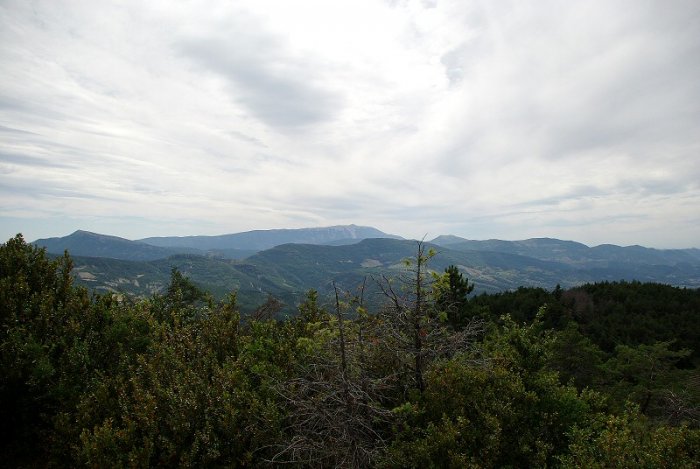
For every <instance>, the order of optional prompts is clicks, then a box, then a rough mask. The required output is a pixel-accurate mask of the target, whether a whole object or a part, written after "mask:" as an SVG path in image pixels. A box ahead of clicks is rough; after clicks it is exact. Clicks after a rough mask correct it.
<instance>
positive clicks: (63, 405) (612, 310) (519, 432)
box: [0, 236, 700, 467]
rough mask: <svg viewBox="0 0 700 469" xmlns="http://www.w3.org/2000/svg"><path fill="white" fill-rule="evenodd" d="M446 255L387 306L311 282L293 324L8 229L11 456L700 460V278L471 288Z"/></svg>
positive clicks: (429, 462)
mask: <svg viewBox="0 0 700 469" xmlns="http://www.w3.org/2000/svg"><path fill="white" fill-rule="evenodd" d="M433 256H434V253H432V252H430V251H429V250H427V249H425V250H424V249H423V245H422V244H419V245H418V249H417V250H416V251H415V255H414V257H413V258H412V259H411V260H410V261H409V262H408V263H407V265H406V266H405V270H404V271H403V274H402V275H397V276H395V277H389V276H384V277H382V280H381V281H380V282H379V285H380V287H379V288H380V289H381V290H383V292H384V293H385V295H384V299H385V304H384V305H383V307H382V308H381V309H379V310H376V311H373V309H372V308H371V307H369V306H368V305H366V304H365V302H364V295H365V283H364V282H363V283H362V287H361V288H360V289H359V290H358V291H359V293H358V294H357V295H354V294H350V293H347V294H346V293H344V292H343V291H342V290H341V289H340V288H339V287H338V286H337V284H336V283H335V282H331V285H333V288H334V291H335V293H336V296H335V301H334V302H333V303H332V304H331V305H330V307H329V305H326V304H324V303H323V300H322V298H323V297H322V296H321V295H319V294H318V293H317V292H316V291H310V292H308V293H307V295H306V297H305V299H304V300H303V301H302V302H301V304H299V305H298V308H297V309H298V314H297V315H295V316H294V317H292V318H289V319H286V320H283V321H281V320H276V319H275V316H276V313H277V311H278V310H279V302H277V301H276V300H275V299H274V298H268V301H267V302H266V303H265V305H264V306H263V307H262V309H259V310H258V312H257V313H256V314H255V315H253V316H250V317H246V318H241V315H240V313H239V305H238V298H237V295H236V294H230V295H229V296H228V297H227V298H226V299H225V300H223V301H220V302H218V303H217V302H215V301H214V299H213V298H212V296H211V295H210V294H208V293H207V292H205V291H203V290H202V289H201V288H200V287H198V286H197V284H195V283H194V282H193V280H192V278H191V277H190V276H189V275H187V273H186V272H183V273H181V271H179V270H172V271H171V279H170V282H169V285H168V286H167V287H166V288H165V290H164V293H163V294H155V295H153V296H152V297H150V298H148V299H144V300H139V301H129V300H128V299H125V298H124V297H122V296H120V295H113V294H105V295H93V296H89V295H88V293H87V291H86V290H85V289H83V288H81V287H77V286H75V285H73V281H72V275H71V268H72V263H71V259H70V258H69V257H68V256H67V255H65V256H62V257H57V258H49V257H47V256H46V254H45V252H44V251H42V250H40V249H38V248H36V247H34V246H31V245H28V244H26V243H25V242H24V240H23V239H22V237H21V236H17V237H15V238H12V239H10V240H9V241H8V242H7V243H5V244H3V245H2V246H0V366H1V367H2V368H1V370H0V398H1V399H2V403H3V406H2V407H1V408H0V429H1V432H2V434H1V436H2V440H1V441H2V443H1V446H0V450H1V451H2V454H3V456H4V461H3V462H4V463H5V464H6V465H9V466H53V467H75V466H92V467H124V466H129V467H150V466H183V467H200V466H201V467H244V466H245V467H249V466H269V465H274V464H277V463H282V462H285V463H289V464H291V465H297V466H306V467H308V466H315V467H329V466H339V467H367V466H383V467H544V466H549V467H559V466H561V467H637V466H641V467H697V466H698V462H699V458H700V456H699V454H700V449H699V446H700V429H698V426H700V411H699V410H698V409H700V407H699V406H698V402H700V396H699V394H700V392H699V391H698V389H700V386H699V385H698V384H699V383H700V380H699V379H698V376H699V375H698V369H697V355H696V353H697V351H692V350H691V348H690V347H691V344H692V345H694V346H697V343H698V341H695V342H693V341H694V340H695V339H696V338H697V337H698V335H697V334H698V331H697V315H698V314H699V311H700V306H699V305H698V303H697V295H698V292H696V291H691V290H681V289H672V288H665V287H663V286H658V285H653V284H649V285H642V284H636V283H629V284H627V283H615V284H601V285H593V286H584V287H581V288H577V289H573V290H561V289H555V291H554V292H548V291H546V290H541V289H519V290H516V291H514V292H511V293H507V294H501V295H489V296H485V295H480V296H478V297H476V298H472V299H467V295H468V293H469V290H470V287H471V285H470V284H469V283H468V282H467V280H466V279H464V278H463V277H462V275H461V274H460V273H459V271H458V270H457V269H455V268H448V269H447V270H446V271H445V273H444V274H440V275H435V276H431V275H430V271H429V269H428V263H429V262H431V261H432V258H433ZM654 294H657V295H659V296H660V297H661V299H655V298H653V295H654ZM635 295H636V296H635ZM664 304H665V305H669V306H668V308H674V309H675V312H669V311H668V310H667V307H666V306H664ZM653 308H658V309H657V313H655V314H657V317H656V320H654V316H653V315H652V312H651V310H652V309H653ZM501 313H510V314H502V315H501ZM475 316H481V317H482V318H483V319H484V320H486V321H487V323H486V324H482V322H480V321H479V320H476V319H475V318H474V317H475ZM637 318H640V320H639V322H637V321H636V319H637ZM693 318H694V319H695V322H693V321H692V319H693ZM625 324H627V325H628V327H627V328H626V329H625V327H624V325H625ZM482 326H483V327H482ZM681 328H685V329H683V330H681ZM674 340H675V341H674Z"/></svg>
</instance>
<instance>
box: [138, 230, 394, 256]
mask: <svg viewBox="0 0 700 469" xmlns="http://www.w3.org/2000/svg"><path fill="white" fill-rule="evenodd" d="M368 238H393V239H401V237H400V236H396V235H391V234H387V233H384V232H382V231H379V230H378V229H376V228H372V227H371V226H357V225H337V226H327V227H322V228H299V229H277V230H254V231H245V232H243V233H234V234H225V235H219V236H165V237H153V238H144V239H141V240H139V241H141V242H144V243H147V244H150V245H153V246H159V247H173V248H174V247H178V248H179V247H188V248H195V249H200V250H203V251H207V250H221V249H223V250H226V249H239V250H243V249H245V250H256V251H262V250H264V249H270V248H273V247H275V246H279V245H280V244H287V243H295V244H352V243H353V242H358V241H361V240H363V239H368Z"/></svg>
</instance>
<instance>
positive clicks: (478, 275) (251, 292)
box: [75, 238, 700, 310]
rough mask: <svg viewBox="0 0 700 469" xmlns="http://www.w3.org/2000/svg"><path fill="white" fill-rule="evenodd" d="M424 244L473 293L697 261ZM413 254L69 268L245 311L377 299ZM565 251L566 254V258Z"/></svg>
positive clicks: (140, 291) (100, 285) (411, 249)
mask: <svg viewBox="0 0 700 469" xmlns="http://www.w3.org/2000/svg"><path fill="white" fill-rule="evenodd" d="M546 243H549V244H551V243H552V241H547V242H546ZM546 243H545V244H546ZM534 244H538V243H534ZM555 244H556V243H555ZM526 245H527V243H526ZM427 247H432V248H434V249H436V250H437V251H438V253H437V255H436V256H435V257H434V258H433V259H431V261H430V263H429V267H430V268H431V269H433V270H435V271H437V272H442V271H443V270H444V268H445V267H447V266H448V265H452V264H454V265H456V266H458V267H459V269H460V270H461V271H462V272H463V273H464V274H465V276H466V277H468V278H469V280H470V282H473V283H474V284H475V285H476V291H477V292H496V291H503V290H512V289H516V288H518V287H520V286H536V287H543V288H547V289H552V288H554V286H555V285H557V284H560V285H561V286H562V287H565V288H567V287H572V286H576V285H580V284H583V283H590V282H597V281H605V280H608V281H616V280H639V281H643V282H658V283H666V284H670V285H677V286H687V287H691V288H698V287H700V265H692V264H689V263H679V264H677V265H674V266H671V265H652V264H640V263H629V262H622V261H619V262H617V261H610V265H607V266H606V265H604V266H595V265H594V266H581V265H572V264H571V263H567V262H559V261H551V260H542V259H537V258H535V257H529V256H522V255H519V254H512V253H507V252H494V251H486V250H484V251H479V250H471V251H467V250H456V249H451V248H447V247H440V246H437V245H431V244H427ZM540 247H542V246H541V245H540ZM588 249H590V248H588ZM415 253H416V242H415V241H408V240H396V239H387V238H384V239H365V240H362V241H360V242H358V243H355V244H349V245H340V246H329V245H312V244H283V245H279V246H276V247H274V248H271V249H267V250H264V251H261V252H259V253H257V254H254V255H252V256H250V257H248V258H246V259H244V260H225V259H215V258H211V257H203V256H196V255H177V256H172V257H169V258H167V259H158V260H152V261H149V262H127V261H121V260H120V261H117V260H113V259H96V258H81V257H79V258H76V259H75V264H76V267H75V273H76V276H77V278H78V281H79V282H80V283H83V284H84V285H86V286H89V287H90V288H92V289H95V290H97V291H115V292H124V293H127V294H131V295H137V296H148V295H150V294H152V293H155V292H158V291H162V289H163V288H164V287H165V286H166V285H167V283H168V280H169V275H170V269H171V268H172V267H177V268H178V269H179V270H180V271H182V272H183V273H184V274H185V275H187V276H188V277H189V278H191V279H192V280H193V281H194V282H196V283H198V284H199V285H201V286H202V287H204V288H206V289H208V290H210V291H211V292H212V293H214V294H215V295H216V296H218V297H223V295H224V294H226V293H227V292H229V291H233V290H235V291H237V292H238V298H239V300H240V303H241V305H242V306H243V307H244V309H245V310H250V309H252V308H253V307H254V306H255V305H256V304H260V303H261V302H262V301H264V299H265V298H266V297H267V295H273V296H275V297H277V298H280V299H282V301H284V302H285V303H287V304H288V305H290V306H293V305H294V304H296V303H297V302H299V301H300V300H301V299H302V297H303V295H304V293H305V292H306V291H308V290H309V289H311V288H313V289H316V290H318V291H319V292H320V293H322V294H324V293H330V292H331V288H332V282H333V281H335V282H336V283H337V284H338V286H340V287H341V288H343V289H346V290H352V289H354V288H355V287H356V286H357V285H359V284H360V283H361V282H362V281H363V279H365V278H368V279H369V281H368V284H367V291H366V294H367V297H366V299H367V301H368V302H374V303H375V304H376V302H380V301H381V296H380V295H378V292H377V288H376V282H374V281H373V280H372V279H373V278H374V279H378V278H381V277H382V276H383V275H387V276H389V277H396V276H397V275H398V274H400V273H401V272H404V269H405V265H404V264H403V260H405V259H410V258H412V257H413V256H415ZM569 257H570V255H569V254H567V255H566V258H567V259H568V258H569Z"/></svg>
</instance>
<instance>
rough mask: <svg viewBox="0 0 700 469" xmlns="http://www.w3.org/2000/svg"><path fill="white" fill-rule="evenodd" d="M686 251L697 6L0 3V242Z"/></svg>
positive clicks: (699, 160) (694, 140) (699, 111)
mask: <svg viewBox="0 0 700 469" xmlns="http://www.w3.org/2000/svg"><path fill="white" fill-rule="evenodd" d="M349 223H355V224H360V225H371V226H375V227H377V228H379V229H381V230H383V231H386V232H390V233H395V234H399V235H402V236H405V237H423V236H424V235H427V238H428V239H430V238H433V237H434V236H437V235H439V234H448V233H450V234H455V235H459V236H463V237H466V238H469V239H486V238H500V239H525V238H530V237H545V236H546V237H556V238H562V239H573V240H577V241H581V242H584V243H586V244H589V245H596V244H600V243H615V244H623V245H628V244H642V245H647V246H653V247H660V248H668V247H691V246H694V247H700V2H698V1H697V0H690V1H678V0H665V1H643V0H631V1H611V0H605V1H589V0H587V1H578V2H574V1H571V0H561V1H543V0H537V1H531V2H529V1H523V0H518V1H512V2H511V1H487V0H483V1H465V0H456V1H443V0H435V1H427V0H423V1H400V0H396V1H379V0H373V1H362V0H351V1H339V0H333V1H329V0H318V1H298V0H297V1H284V0H279V1H264V0H253V1H220V2H211V1H208V2H199V1H178V2H172V1H162V2H158V1H153V0H148V1H143V0H136V1H119V2H113V3H112V2H107V1H99V2H96V1H89V0H85V1H72V2H63V1H60V2H59V1H53V0H51V1H28V0H18V1H8V0H2V1H0V235H2V238H3V240H7V239H8V238H9V237H11V236H12V235H14V234H15V233H17V232H22V233H24V235H25V238H27V239H28V240H33V239H36V238H40V237H49V236H64V235H67V234H69V233H71V232H72V231H74V230H76V229H86V230H90V231H95V232H99V233H106V234H114V235H118V236H123V237H126V238H130V239H136V238H141V237H146V236H157V235H191V234H222V233H231V232H238V231H246V230H251V229H267V228H283V227H284V228H299V227H311V226H327V225H336V224H349Z"/></svg>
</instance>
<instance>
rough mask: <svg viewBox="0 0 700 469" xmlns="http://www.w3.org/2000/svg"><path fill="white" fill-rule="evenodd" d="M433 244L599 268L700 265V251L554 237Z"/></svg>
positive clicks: (452, 238)
mask: <svg viewBox="0 0 700 469" xmlns="http://www.w3.org/2000/svg"><path fill="white" fill-rule="evenodd" d="M431 242H432V243H434V244H437V245H439V246H444V247H448V248H450V249H454V250H458V251H494V252H504V253H510V254H519V255H521V256H528V257H534V258H535V259H540V260H546V261H555V262H562V263H564V264H568V265H572V266H577V267H590V268H600V267H608V266H614V265H616V264H618V263H626V264H632V265H666V266H675V265H678V264H684V263H687V264H690V265H700V250H699V249H653V248H645V247H642V246H626V247H622V246H616V245H613V244H602V245H600V246H595V247H588V246H586V245H585V244H581V243H577V242H575V241H562V240H559V239H552V238H532V239H526V240H522V241H502V240H498V239H490V240H485V241H475V240H468V239H464V238H460V237H458V236H452V235H447V236H438V237H437V238H435V239H434V240H433V241H431Z"/></svg>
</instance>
